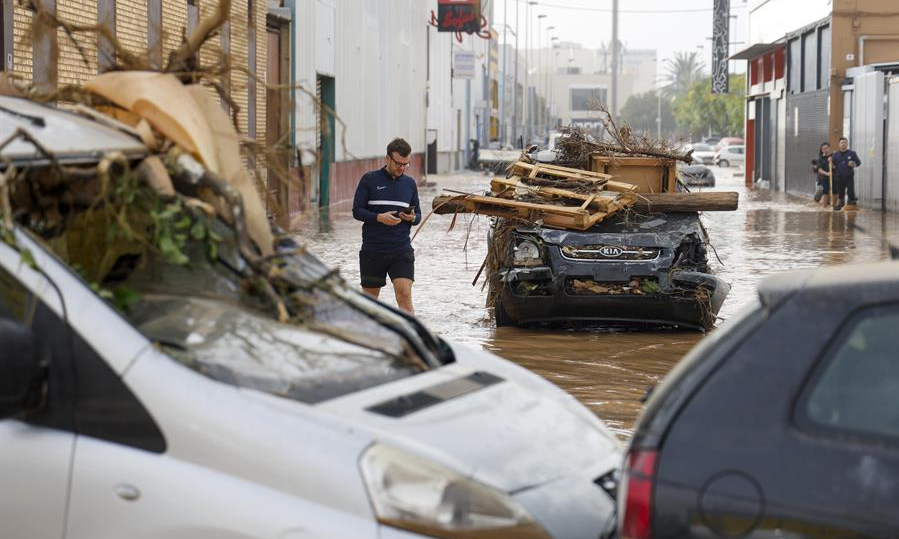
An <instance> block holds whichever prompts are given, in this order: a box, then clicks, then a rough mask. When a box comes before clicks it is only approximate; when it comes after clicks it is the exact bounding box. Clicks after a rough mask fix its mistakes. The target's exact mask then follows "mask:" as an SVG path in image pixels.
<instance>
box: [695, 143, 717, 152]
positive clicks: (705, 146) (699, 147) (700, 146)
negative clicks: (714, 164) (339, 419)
mask: <svg viewBox="0 0 899 539" xmlns="http://www.w3.org/2000/svg"><path fill="white" fill-rule="evenodd" d="M693 151H694V152H710V151H712V147H711V146H709V145H708V144H694V145H693Z"/></svg>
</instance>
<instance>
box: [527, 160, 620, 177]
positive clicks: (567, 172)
mask: <svg viewBox="0 0 899 539" xmlns="http://www.w3.org/2000/svg"><path fill="white" fill-rule="evenodd" d="M516 169H523V170H525V171H527V172H528V174H522V175H526V176H529V177H531V178H535V177H536V176H537V174H538V173H541V174H546V175H549V176H556V177H559V178H566V179H578V180H584V181H591V182H595V181H599V180H607V179H609V178H611V177H612V176H611V175H609V174H603V173H600V172H593V171H590V170H581V169H578V168H566V167H559V166H555V165H545V164H542V163H540V164H537V165H531V164H530V163H523V162H521V161H519V162H517V163H514V164H513V165H512V171H513V172H515V171H516Z"/></svg>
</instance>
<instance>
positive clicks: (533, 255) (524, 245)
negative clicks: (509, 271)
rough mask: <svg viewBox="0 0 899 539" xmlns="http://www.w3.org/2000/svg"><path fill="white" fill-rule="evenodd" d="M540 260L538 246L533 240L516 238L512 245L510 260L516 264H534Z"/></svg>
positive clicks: (541, 258) (541, 259)
mask: <svg viewBox="0 0 899 539" xmlns="http://www.w3.org/2000/svg"><path fill="white" fill-rule="evenodd" d="M542 261H543V257H542V256H541V254H540V246H539V245H537V244H536V243H535V242H533V241H531V240H517V241H516V242H515V244H514V245H513V246H512V262H513V263H514V264H515V265H516V266H534V265H537V264H540V263H541V262H542Z"/></svg>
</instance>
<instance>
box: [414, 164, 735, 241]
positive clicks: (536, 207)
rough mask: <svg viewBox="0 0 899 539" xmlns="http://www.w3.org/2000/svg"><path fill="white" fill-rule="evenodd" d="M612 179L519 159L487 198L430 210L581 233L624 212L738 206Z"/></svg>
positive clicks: (728, 198) (451, 197)
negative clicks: (652, 190)
mask: <svg viewBox="0 0 899 539" xmlns="http://www.w3.org/2000/svg"><path fill="white" fill-rule="evenodd" d="M611 178H612V176H611V175H609V174H604V173H601V172H592V171H589V170H582V169H577V168H568V167H561V166H558V165H550V164H544V163H531V162H527V161H518V162H516V163H514V164H512V165H511V166H510V167H509V176H508V177H507V178H494V179H493V180H491V182H490V192H489V193H488V194H487V195H475V194H469V193H455V194H446V195H439V196H437V197H435V198H434V201H433V204H432V208H433V211H434V213H436V214H438V215H445V214H456V213H477V214H481V215H488V216H491V217H499V218H503V219H509V220H512V221H516V222H519V223H522V224H524V223H527V224H532V225H537V226H547V227H550V228H563V229H568V230H581V231H583V230H587V229H589V228H590V227H592V226H594V225H596V224H597V223H599V222H600V221H602V220H603V219H605V218H607V217H608V216H610V215H613V214H615V213H617V212H620V211H622V210H633V211H637V212H645V213H652V212H697V211H732V210H735V209H736V208H737V199H738V195H737V193H736V192H724V191H719V192H704V193H689V192H668V193H639V192H638V188H637V186H636V185H634V184H631V183H627V182H622V181H616V180H612V179H611ZM447 191H450V190H447ZM450 192H452V191H450Z"/></svg>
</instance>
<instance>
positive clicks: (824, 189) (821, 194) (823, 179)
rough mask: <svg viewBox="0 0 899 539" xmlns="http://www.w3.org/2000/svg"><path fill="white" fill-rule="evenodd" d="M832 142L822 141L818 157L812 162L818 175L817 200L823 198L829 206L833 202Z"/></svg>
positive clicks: (824, 202)
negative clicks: (831, 200)
mask: <svg viewBox="0 0 899 539" xmlns="http://www.w3.org/2000/svg"><path fill="white" fill-rule="evenodd" d="M830 154H831V150H830V144H829V143H827V142H822V143H821V146H820V147H819V148H818V159H816V160H815V161H813V162H812V164H813V165H814V167H815V173H816V174H817V175H818V185H817V186H816V188H815V202H818V201H821V200H822V199H823V202H822V203H823V204H824V205H826V206H829V205H830V204H831V202H830V197H831V194H832V193H831V190H832V189H831V179H830V163H829V161H830Z"/></svg>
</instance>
